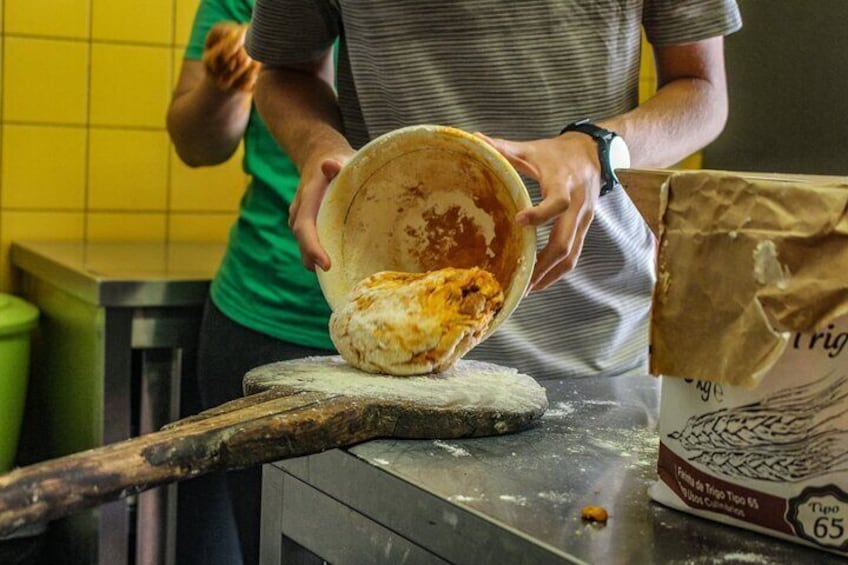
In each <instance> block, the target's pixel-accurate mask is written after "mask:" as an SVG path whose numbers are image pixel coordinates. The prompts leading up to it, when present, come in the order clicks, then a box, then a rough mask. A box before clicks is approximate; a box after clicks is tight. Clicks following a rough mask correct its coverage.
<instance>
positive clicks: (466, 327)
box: [330, 267, 504, 376]
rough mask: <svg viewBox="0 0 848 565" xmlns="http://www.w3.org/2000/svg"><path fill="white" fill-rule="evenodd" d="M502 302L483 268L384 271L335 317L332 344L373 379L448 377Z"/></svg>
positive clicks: (359, 286)
mask: <svg viewBox="0 0 848 565" xmlns="http://www.w3.org/2000/svg"><path fill="white" fill-rule="evenodd" d="M503 301H504V296H503V292H502V290H501V286H500V285H499V284H498V282H497V280H495V277H494V276H493V275H492V274H491V273H489V272H488V271H484V270H482V269H479V268H476V267H475V268H471V269H455V268H446V269H440V270H438V271H431V272H428V273H400V272H394V271H384V272H380V273H376V274H374V275H371V276H370V277H367V278H365V279H364V280H362V281H361V282H359V283H358V284H357V285H355V286H354V288H353V290H352V291H351V293H350V295H349V298H348V302H347V304H345V305H344V306H343V307H342V308H341V309H339V310H337V311H335V312H333V314H332V316H331V317H330V337H331V338H332V340H333V343H334V344H335V346H336V348H337V349H338V351H339V353H340V354H341V356H342V357H343V358H344V359H345V361H347V362H348V363H350V364H351V365H352V366H354V367H357V368H359V369H362V370H363V371H368V372H369V373H385V374H389V375H399V376H403V375H421V374H426V373H432V372H439V371H444V370H445V369H447V368H449V367H451V366H452V365H453V364H454V363H455V362H456V361H457V360H458V359H460V358H461V357H462V356H463V355H465V354H466V353H467V352H468V351H469V350H470V349H471V348H472V347H474V346H475V345H477V343H479V341H480V339H481V338H482V336H483V335H484V334H485V333H486V330H487V329H488V327H489V325H490V324H491V323H492V320H493V319H494V317H495V315H496V314H497V313H498V311H499V310H500V309H501V307H502V306H503Z"/></svg>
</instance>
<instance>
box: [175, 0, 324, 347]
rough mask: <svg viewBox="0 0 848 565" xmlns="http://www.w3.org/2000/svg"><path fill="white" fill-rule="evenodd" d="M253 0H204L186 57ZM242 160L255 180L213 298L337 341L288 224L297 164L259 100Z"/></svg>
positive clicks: (257, 324) (311, 341)
mask: <svg viewBox="0 0 848 565" xmlns="http://www.w3.org/2000/svg"><path fill="white" fill-rule="evenodd" d="M253 4H254V0H202V1H201V3H200V7H199V8H198V10H197V15H196V16H195V20H194V27H193V28H192V32H191V39H190V40H189V44H188V47H187V49H186V53H185V58H186V59H194V60H200V59H201V58H202V56H203V44H204V41H205V39H206V34H207V33H208V32H209V30H210V29H211V28H212V26H214V25H215V24H216V23H219V22H222V21H235V22H239V23H246V22H249V21H250V17H251V13H252V11H253ZM242 166H243V167H244V170H245V172H246V173H247V174H248V175H250V177H251V181H250V184H249V186H248V187H247V190H246V192H245V193H244V196H243V197H242V199H241V203H240V210H239V217H238V220H237V221H236V223H235V224H234V225H233V227H232V229H231V230H230V237H229V243H228V245H227V252H226V254H225V256H224V259H223V261H222V262H221V266H220V268H219V270H218V273H217V275H216V276H215V279H214V280H213V281H212V287H211V298H212V301H213V302H214V303H215V305H216V306H217V307H218V308H219V309H220V310H221V311H222V312H224V313H225V314H226V315H227V316H228V317H230V318H231V319H233V320H234V321H236V322H238V323H240V324H242V325H244V326H247V327H249V328H251V329H254V330H256V331H258V332H261V333H264V334H267V335H270V336H273V337H275V338H278V339H281V340H285V341H288V342H292V343H296V344H299V345H305V346H309V347H319V348H325V349H332V348H333V344H332V342H331V341H330V336H329V330H328V320H329V317H330V308H329V306H328V305H327V302H326V301H325V300H324V296H323V295H322V294H321V290H320V288H319V287H318V280H317V278H316V277H315V274H314V273H312V272H310V271H307V270H306V269H305V268H304V267H303V264H302V263H301V258H300V251H299V250H298V247H297V242H296V241H295V239H294V235H293V234H292V232H291V230H289V228H288V220H289V213H288V210H289V205H290V204H291V202H292V199H293V198H294V194H295V191H296V190H297V182H298V174H297V169H296V168H295V166H294V164H293V163H292V161H291V159H289V157H288V156H287V155H286V154H285V153H283V152H282V151H281V150H280V148H279V146H278V145H277V142H276V141H275V140H274V138H273V137H272V136H271V134H270V132H269V131H268V129H267V128H266V127H265V124H264V123H263V122H262V120H261V119H260V117H259V113H258V112H257V111H256V107H255V106H253V107H252V108H251V110H250V120H249V122H248V125H247V130H246V131H245V134H244V161H243V163H242Z"/></svg>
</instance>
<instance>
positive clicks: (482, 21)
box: [247, 0, 741, 379]
mask: <svg viewBox="0 0 848 565" xmlns="http://www.w3.org/2000/svg"><path fill="white" fill-rule="evenodd" d="M740 26H741V21H740V16H739V11H738V8H737V6H736V2H735V0H591V1H590V0H560V1H553V0H520V1H516V0H513V1H498V0H398V1H392V2H388V1H379V0H334V1H333V0H257V2H256V7H255V10H254V16H253V24H252V27H251V32H250V34H249V35H248V41H247V49H248V52H249V53H250V55H251V56H253V57H254V58H256V59H257V60H259V61H261V62H262V63H263V64H266V65H269V66H284V65H287V64H292V63H299V62H304V61H307V60H310V59H313V58H315V57H317V56H319V55H320V54H322V53H324V52H325V51H326V50H327V49H329V48H330V47H331V46H332V44H333V41H334V40H335V39H336V38H337V37H341V38H342V39H343V41H342V44H341V45H342V47H341V49H340V52H339V61H338V71H337V81H338V84H337V89H338V99H339V106H340V108H341V113H342V119H343V125H344V134H345V136H346V137H347V139H348V140H349V141H350V143H351V145H352V146H353V147H354V148H359V147H361V146H362V145H364V144H365V143H367V142H368V141H369V140H371V139H373V138H374V137H377V136H379V135H382V134H384V133H386V132H388V131H391V130H394V129H397V128H400V127H404V126H408V125H415V124H440V125H449V126H454V127H458V128H462V129H464V130H467V131H481V132H483V133H486V134H488V135H492V136H496V137H503V138H506V139H512V140H517V141H522V140H532V139H540V138H548V137H553V136H555V135H557V134H558V133H559V131H560V130H561V129H562V127H563V126H564V125H565V124H568V123H570V122H572V121H574V120H577V119H581V118H585V117H589V118H592V119H593V120H598V121H599V120H603V119H606V118H609V117H611V116H615V115H618V114H621V113H624V112H626V111H628V110H630V109H632V108H634V107H635V106H636V105H637V103H638V82H639V63H640V61H639V59H640V47H641V40H640V30H641V29H642V27H644V29H645V33H646V35H647V38H648V40H649V41H650V42H651V43H653V44H654V45H657V46H665V45H674V44H682V43H690V42H693V41H698V40H701V39H706V38H710V37H715V36H719V35H725V34H728V33H730V32H733V31H735V30H737V29H738V28H739V27H740ZM525 182H526V184H527V186H528V189H529V190H530V194H531V198H532V199H533V201H534V202H538V201H539V200H540V194H539V188H538V185H537V184H536V183H535V182H532V181H530V180H529V179H525ZM549 231H550V226H542V227H540V228H539V245H540V247H541V246H543V245H544V244H545V243H546V242H547V239H548V235H549ZM653 250H654V240H653V236H652V235H651V233H650V231H649V230H648V228H647V226H646V225H645V223H644V222H643V221H642V219H641V217H640V216H639V214H638V212H637V211H636V209H635V207H634V206H633V204H632V202H631V201H630V199H629V198H628V197H627V195H626V194H625V193H624V192H622V191H619V192H613V193H610V194H608V195H606V196H604V197H603V198H602V199H601V200H600V202H599V205H598V207H597V208H596V210H595V219H594V221H593V222H592V225H591V227H590V228H589V232H588V234H587V236H586V240H585V243H584V247H583V251H582V254H581V256H580V260H579V261H578V264H577V267H576V268H575V269H574V270H573V271H571V272H570V273H568V274H567V275H566V276H565V277H563V278H562V279H561V280H560V281H558V282H557V283H556V284H554V285H553V286H551V287H550V288H549V289H547V290H544V291H541V292H535V293H531V294H530V295H528V296H527V297H525V298H524V299H523V300H522V302H521V304H520V305H519V307H518V308H517V309H516V311H515V312H514V313H513V314H512V316H510V318H509V319H508V320H507V321H506V322H505V323H504V324H503V325H502V326H501V327H500V328H499V329H498V331H497V332H495V334H493V335H492V336H491V337H490V338H489V339H488V340H486V341H485V342H484V343H482V344H480V345H479V346H477V347H476V348H475V349H474V350H473V351H472V352H471V353H470V354H469V357H471V358H477V359H484V360H487V361H491V362H494V363H499V364H502V365H507V366H512V367H515V368H517V369H518V370H520V371H522V372H524V373H527V374H529V375H532V376H533V377H536V378H537V379H549V378H561V377H579V376H590V375H598V374H601V375H609V376H612V375H620V374H628V373H632V374H639V373H641V374H644V373H645V371H646V369H647V365H646V360H647V350H648V317H649V306H650V297H651V289H652V287H653V283H654V267H653V261H654V255H653Z"/></svg>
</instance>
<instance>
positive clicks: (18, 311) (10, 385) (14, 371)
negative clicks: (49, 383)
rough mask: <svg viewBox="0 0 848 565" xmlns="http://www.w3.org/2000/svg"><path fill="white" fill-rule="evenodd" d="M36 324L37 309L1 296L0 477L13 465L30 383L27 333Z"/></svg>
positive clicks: (15, 299)
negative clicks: (28, 382)
mask: <svg viewBox="0 0 848 565" xmlns="http://www.w3.org/2000/svg"><path fill="white" fill-rule="evenodd" d="M37 322H38V308H36V307H35V306H33V305H32V304H30V303H29V302H27V301H25V300H22V299H20V298H18V297H16V296H11V295H8V294H0V473H3V472H6V471H8V470H9V469H11V468H12V465H13V464H14V462H15V452H16V451H17V449H18V438H19V435H20V432H21V421H22V419H23V415H24V403H25V401H26V390H27V381H28V380H29V344H30V333H31V332H32V329H33V328H34V327H35V325H36V323H37Z"/></svg>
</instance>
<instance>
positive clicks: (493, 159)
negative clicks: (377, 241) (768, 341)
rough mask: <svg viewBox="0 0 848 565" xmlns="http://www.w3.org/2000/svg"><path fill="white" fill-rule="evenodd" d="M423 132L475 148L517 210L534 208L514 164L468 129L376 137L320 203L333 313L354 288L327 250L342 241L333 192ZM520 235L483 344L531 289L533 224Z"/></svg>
mask: <svg viewBox="0 0 848 565" xmlns="http://www.w3.org/2000/svg"><path fill="white" fill-rule="evenodd" d="M421 133H429V134H437V135H441V136H447V137H451V138H454V139H456V140H459V141H460V142H461V143H462V144H463V145H465V146H467V147H471V148H473V151H474V152H476V153H477V154H478V155H479V156H480V157H482V158H483V160H484V162H485V163H486V164H487V165H488V166H489V167H488V168H489V169H490V170H491V172H493V173H495V174H496V175H497V177H498V178H499V179H500V180H501V181H502V182H503V184H504V185H505V186H507V187H508V188H510V189H511V190H510V191H509V192H510V197H511V198H512V199H513V201H514V202H515V204H516V207H517V209H518V210H523V209H525V208H528V207H530V206H532V205H533V204H532V201H531V199H530V193H529V192H528V190H527V187H526V185H525V184H524V181H523V180H522V179H521V176H520V175H519V174H518V172H517V171H516V170H515V168H514V167H513V166H512V164H511V163H510V162H509V161H508V160H507V159H506V158H505V157H504V156H503V155H501V153H500V152H498V150H497V149H495V148H494V147H492V145H490V144H489V143H487V142H486V141H485V140H484V139H482V138H480V137H478V136H476V135H473V134H471V133H468V132H467V131H465V130H462V129H459V128H455V127H451V126H441V125H430V124H420V125H412V126H405V127H402V128H398V129H395V130H391V131H389V132H386V133H384V134H382V135H380V136H378V137H375V138H374V139H372V140H371V141H369V142H368V143H367V144H365V145H363V146H362V147H361V148H360V149H359V150H358V151H356V153H354V155H353V156H352V157H351V158H350V159H349V160H348V161H347V162H346V163H345V164H344V165H343V166H342V168H341V170H340V171H339V173H338V174H337V175H336V176H335V178H333V180H331V181H330V183H329V185H328V186H327V191H326V192H325V194H324V198H323V200H322V202H321V206H320V207H319V209H318V216H317V218H316V229H317V232H318V238H319V240H320V241H321V244H322V245H323V246H324V249H325V250H326V251H327V253H328V254H329V255H330V261H331V267H330V269H329V270H328V271H324V270H322V269H321V268H320V267H316V269H315V274H316V276H317V278H318V284H319V286H320V287H321V292H322V294H323V295H324V298H325V300H326V301H327V303H328V304H329V306H330V309H331V310H333V311H335V310H338V309H339V308H341V307H342V306H343V305H344V304H345V303H346V300H347V295H348V294H349V292H350V290H351V288H352V285H350V286H348V285H347V284H342V283H343V281H341V279H344V276H335V274H334V272H333V270H334V268H335V267H336V264H337V260H338V257H337V256H336V257H334V254H333V252H332V251H331V249H328V243H329V242H330V241H334V240H340V238H338V236H335V237H334V236H333V234H332V233H331V232H330V231H328V230H329V229H330V218H329V217H330V215H331V213H332V212H333V211H332V210H331V203H332V202H334V200H333V198H332V196H334V194H336V193H334V189H336V187H337V186H338V185H339V183H341V182H344V181H345V179H346V178H347V177H348V176H349V175H350V171H352V170H353V169H354V168H355V167H357V166H358V165H359V164H361V163H362V162H363V161H364V160H366V159H372V158H373V156H372V153H373V152H374V151H375V149H377V148H379V147H380V146H381V145H384V144H386V143H391V142H392V141H394V140H396V139H398V138H399V137H401V136H408V135H411V134H421ZM357 191H358V189H356V190H354V191H353V193H354V194H355V193H356V192H357ZM328 203H330V204H328ZM520 234H521V238H522V242H521V245H520V249H519V264H518V266H517V268H516V270H515V273H514V274H513V278H512V282H511V284H510V287H509V289H508V290H506V289H505V290H504V304H503V307H502V308H501V310H500V312H498V314H497V315H496V316H495V319H494V320H493V321H492V323H491V324H490V325H489V328H488V329H487V331H486V333H485V334H484V335H483V337H482V338H481V341H482V340H484V339H486V338H487V337H489V336H490V335H491V334H492V333H493V332H494V331H495V330H496V329H497V328H498V327H500V326H501V325H502V324H503V323H504V322H505V321H506V319H507V318H509V316H510V315H511V314H512V312H513V311H514V310H515V309H516V308H517V307H518V304H519V302H520V301H521V299H522V298H523V297H524V295H525V294H526V293H527V289H528V287H529V286H530V278H531V275H532V274H533V267H534V265H535V262H536V239H537V233H536V228H535V227H534V226H532V225H528V226H524V227H523V228H521V229H520ZM342 287H343V288H342Z"/></svg>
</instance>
